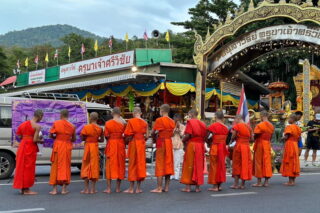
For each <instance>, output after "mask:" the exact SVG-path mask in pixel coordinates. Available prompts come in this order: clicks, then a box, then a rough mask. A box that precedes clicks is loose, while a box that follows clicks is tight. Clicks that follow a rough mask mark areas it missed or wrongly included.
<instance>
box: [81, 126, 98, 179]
mask: <svg viewBox="0 0 320 213" xmlns="http://www.w3.org/2000/svg"><path fill="white" fill-rule="evenodd" d="M81 135H82V136H85V145H84V153H83V157H82V165H81V178H82V179H89V180H93V181H97V180H98V179H99V176H100V156H99V138H100V136H101V135H102V129H101V128H100V127H99V126H98V125H97V124H88V125H85V126H84V127H83V129H82V130H81Z"/></svg>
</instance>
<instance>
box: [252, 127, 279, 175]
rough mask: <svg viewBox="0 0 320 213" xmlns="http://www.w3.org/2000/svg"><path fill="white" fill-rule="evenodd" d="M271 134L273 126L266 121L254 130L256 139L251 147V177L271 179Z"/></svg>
mask: <svg viewBox="0 0 320 213" xmlns="http://www.w3.org/2000/svg"><path fill="white" fill-rule="evenodd" d="M273 132H274V127H273V125H272V124H271V123H270V122H267V121H264V122H261V123H259V124H258V125H257V126H256V127H255V129H254V134H256V135H257V137H256V139H255V143H254V147H253V150H254V157H253V158H254V161H253V175H254V176H255V177H257V178H270V177H272V162H271V158H272V157H271V138H272V134H273Z"/></svg>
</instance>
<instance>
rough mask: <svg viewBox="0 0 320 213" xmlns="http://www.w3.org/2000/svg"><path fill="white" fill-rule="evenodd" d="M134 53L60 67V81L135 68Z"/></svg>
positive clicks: (119, 54) (124, 53) (108, 56)
mask: <svg viewBox="0 0 320 213" xmlns="http://www.w3.org/2000/svg"><path fill="white" fill-rule="evenodd" d="M133 62H134V51H128V52H123V53H118V54H113V55H107V56H103V57H98V58H93V59H89V60H84V61H79V62H75V63H71V64H66V65H63V66H60V79H62V78H69V77H74V76H80V75H86V74H91V73H96V72H105V71H111V70H116V69H120V68H126V67H131V66H133Z"/></svg>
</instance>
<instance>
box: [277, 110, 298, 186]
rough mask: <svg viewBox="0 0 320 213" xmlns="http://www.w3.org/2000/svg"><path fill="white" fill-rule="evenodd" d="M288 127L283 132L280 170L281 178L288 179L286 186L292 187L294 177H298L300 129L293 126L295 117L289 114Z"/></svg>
mask: <svg viewBox="0 0 320 213" xmlns="http://www.w3.org/2000/svg"><path fill="white" fill-rule="evenodd" d="M288 122H289V125H288V126H287V127H286V128H285V130H284V138H283V139H284V140H285V145H284V152H283V159H282V164H281V168H280V172H281V174H282V176H283V177H289V181H288V182H287V183H285V185H286V186H294V185H295V180H296V177H298V176H299V175H300V160H299V148H298V141H299V138H300V136H301V129H300V127H299V126H297V125H296V124H295V122H296V115H295V114H291V115H290V117H289V119H288Z"/></svg>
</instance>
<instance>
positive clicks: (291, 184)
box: [283, 182, 295, 186]
mask: <svg viewBox="0 0 320 213" xmlns="http://www.w3.org/2000/svg"><path fill="white" fill-rule="evenodd" d="M283 185H285V186H294V185H295V184H294V183H289V182H287V183H284V184H283Z"/></svg>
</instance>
